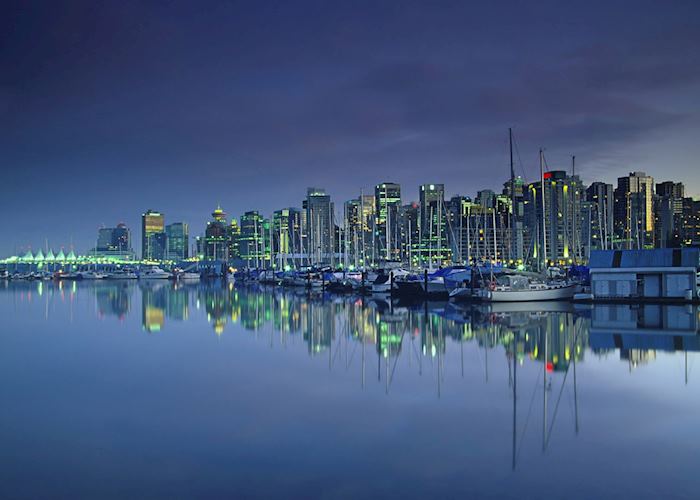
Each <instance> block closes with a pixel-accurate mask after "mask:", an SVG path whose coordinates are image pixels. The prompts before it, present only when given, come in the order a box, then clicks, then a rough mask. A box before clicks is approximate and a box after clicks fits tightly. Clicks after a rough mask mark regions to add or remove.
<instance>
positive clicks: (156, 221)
mask: <svg viewBox="0 0 700 500" xmlns="http://www.w3.org/2000/svg"><path fill="white" fill-rule="evenodd" d="M165 250H166V236H165V215H163V214H162V213H160V212H156V211H155V210H147V211H146V213H144V214H143V215H142V216H141V258H142V259H143V260H148V261H160V260H163V259H164V258H165Z"/></svg>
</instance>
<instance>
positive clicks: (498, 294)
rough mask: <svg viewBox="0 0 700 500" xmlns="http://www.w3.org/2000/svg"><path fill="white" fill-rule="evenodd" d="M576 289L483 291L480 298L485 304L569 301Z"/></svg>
mask: <svg viewBox="0 0 700 500" xmlns="http://www.w3.org/2000/svg"><path fill="white" fill-rule="evenodd" d="M577 288H578V286H577V285H567V286H561V287H551V288H546V289H538V290H484V291H483V294H482V296H481V298H482V300H484V301H486V302H534V301H541V300H570V299H572V298H573V296H574V294H575V293H576V290H577Z"/></svg>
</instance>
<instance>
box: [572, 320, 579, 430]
mask: <svg viewBox="0 0 700 500" xmlns="http://www.w3.org/2000/svg"><path fill="white" fill-rule="evenodd" d="M575 321H576V320H574V345H573V348H572V349H571V355H572V356H573V358H574V419H575V420H574V422H575V426H576V427H575V428H576V434H578V393H577V391H576V337H577V334H578V325H577V323H575Z"/></svg>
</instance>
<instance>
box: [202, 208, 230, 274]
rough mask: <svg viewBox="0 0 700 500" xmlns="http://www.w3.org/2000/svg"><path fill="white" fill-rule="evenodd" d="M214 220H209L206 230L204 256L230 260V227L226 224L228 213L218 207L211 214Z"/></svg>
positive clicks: (209, 258)
mask: <svg viewBox="0 0 700 500" xmlns="http://www.w3.org/2000/svg"><path fill="white" fill-rule="evenodd" d="M211 216H212V220H210V221H209V222H207V228H206V230H205V231H204V258H205V259H208V260H226V261H227V260H228V251H229V238H228V236H229V229H228V227H227V224H226V213H225V212H224V211H223V210H222V209H221V207H217V208H216V210H214V211H213V212H212V214H211Z"/></svg>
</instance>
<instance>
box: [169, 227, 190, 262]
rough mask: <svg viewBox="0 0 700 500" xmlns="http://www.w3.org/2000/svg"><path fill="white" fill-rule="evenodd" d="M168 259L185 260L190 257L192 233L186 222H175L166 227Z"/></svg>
mask: <svg viewBox="0 0 700 500" xmlns="http://www.w3.org/2000/svg"><path fill="white" fill-rule="evenodd" d="M165 236H166V239H167V246H168V259H170V260H183V259H187V258H188V257H189V245H190V231H189V227H188V226H187V224H186V223H184V222H173V223H172V224H168V225H167V226H165Z"/></svg>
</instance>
